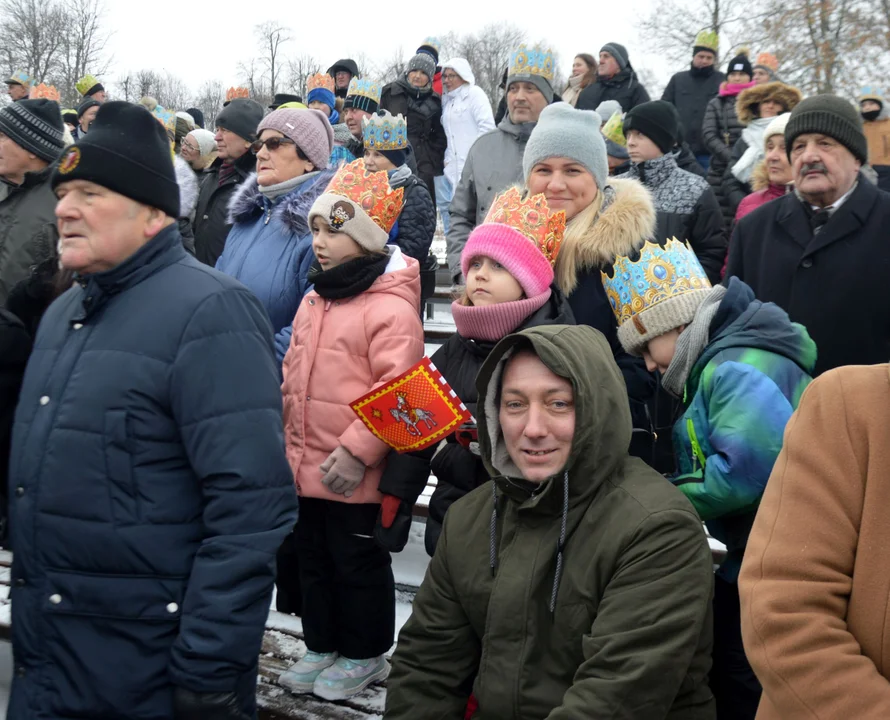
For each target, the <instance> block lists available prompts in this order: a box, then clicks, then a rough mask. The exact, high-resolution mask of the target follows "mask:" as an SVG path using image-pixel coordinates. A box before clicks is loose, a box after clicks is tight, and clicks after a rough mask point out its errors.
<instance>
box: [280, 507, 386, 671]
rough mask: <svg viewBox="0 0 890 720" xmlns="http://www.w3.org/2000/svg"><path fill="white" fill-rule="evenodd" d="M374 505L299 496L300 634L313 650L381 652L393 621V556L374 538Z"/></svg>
mask: <svg viewBox="0 0 890 720" xmlns="http://www.w3.org/2000/svg"><path fill="white" fill-rule="evenodd" d="M379 509H380V506H379V505H376V504H366V505H354V504H349V503H340V502H332V501H330V500H318V499H315V498H300V521H299V522H298V523H297V557H298V559H299V563H300V582H301V583H302V586H303V615H302V618H303V635H304V638H305V640H306V647H308V648H309V649H310V650H312V651H313V652H337V653H340V655H344V656H346V657H348V658H351V659H353V660H364V659H367V658H372V657H377V656H378V655H383V654H384V653H386V652H387V651H388V650H389V649H390V648H391V647H392V644H393V638H394V637H395V625H396V596H395V581H394V580H393V575H392V560H391V558H390V555H389V553H388V552H386V551H385V550H383V549H382V548H381V547H380V546H379V545H377V542H376V541H375V540H374V526H375V525H376V523H377V513H378V511H379Z"/></svg>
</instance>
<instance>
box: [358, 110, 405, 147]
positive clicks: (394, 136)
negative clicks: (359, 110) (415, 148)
mask: <svg viewBox="0 0 890 720" xmlns="http://www.w3.org/2000/svg"><path fill="white" fill-rule="evenodd" d="M362 137H363V139H364V142H365V147H366V148H368V149H369V150H377V151H380V150H404V149H405V148H407V147H408V122H407V121H406V120H405V118H404V117H402V115H401V114H399V115H396V116H393V115H391V114H390V112H389V111H388V110H381V111H379V112H378V113H376V114H374V115H371V117H366V118H365V119H364V120H363V121H362Z"/></svg>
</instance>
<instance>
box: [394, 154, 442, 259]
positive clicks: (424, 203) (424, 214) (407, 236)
mask: <svg viewBox="0 0 890 720" xmlns="http://www.w3.org/2000/svg"><path fill="white" fill-rule="evenodd" d="M389 180H390V183H389V184H390V187H392V188H393V190H396V189H398V188H400V187H401V188H405V204H404V205H403V206H402V212H401V213H399V218H398V220H396V223H395V225H393V226H392V229H391V230H390V233H389V241H390V242H391V243H393V244H394V245H398V246H399V247H400V248H402V251H403V252H404V253H405V254H406V255H408V256H409V257H413V258H414V259H415V260H417V261H418V262H419V263H420V264H421V265H423V263H424V262H426V259H427V257H428V256H429V254H430V247H431V246H432V244H433V236H434V235H435V234H436V207H435V206H434V205H433V199H432V198H431V197H430V191H429V190H427V188H426V185H425V184H424V183H423V182H422V181H421V180H420V178H418V177H417V176H416V175H415V174H414V173H412V172H411V171H410V170H409V169H408V166H407V165H403V166H402V167H401V168H398V169H397V170H391V171H390V172H389Z"/></svg>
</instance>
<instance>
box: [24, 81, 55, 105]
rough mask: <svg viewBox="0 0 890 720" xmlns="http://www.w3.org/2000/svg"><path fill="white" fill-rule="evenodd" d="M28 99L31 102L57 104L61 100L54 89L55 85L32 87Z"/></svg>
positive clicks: (41, 84)
mask: <svg viewBox="0 0 890 720" xmlns="http://www.w3.org/2000/svg"><path fill="white" fill-rule="evenodd" d="M28 97H29V98H30V99H31V100H37V99H42V100H55V101H56V102H59V101H60V100H61V99H62V96H61V95H59V91H58V90H57V89H56V86H55V85H44V84H43V83H40V85H37V86H35V87H32V88H31V93H30V94H29V95H28Z"/></svg>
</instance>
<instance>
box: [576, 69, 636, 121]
mask: <svg viewBox="0 0 890 720" xmlns="http://www.w3.org/2000/svg"><path fill="white" fill-rule="evenodd" d="M605 100H617V101H618V102H619V103H620V104H621V109H622V110H623V111H624V112H627V111H628V110H631V109H632V108H635V107H636V106H637V105H642V104H643V103H645V102H649V93H648V92H646V88H644V87H643V86H642V85H641V84H640V81H639V79H638V78H637V73H636V71H635V70H634V69H633V67H631V66H630V65H628V66H627V69H626V70H622V71H621V72H620V73H618V74H617V75H615V76H614V77H612V78H610V79H608V80H606V79H605V78H602V77H598V78H597V79H596V82H595V83H593V84H592V85H588V86H587V87H586V88H584V90H582V91H581V94H580V95H579V96H578V102H577V104H576V106H575V107H576V108H577V109H578V110H596V109H597V108H598V107H599V105H600V103H601V102H603V101H605Z"/></svg>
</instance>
